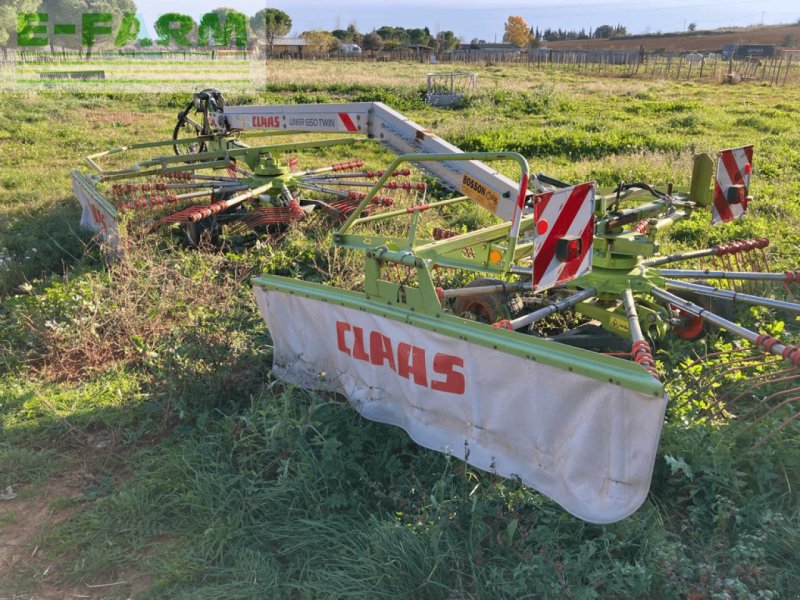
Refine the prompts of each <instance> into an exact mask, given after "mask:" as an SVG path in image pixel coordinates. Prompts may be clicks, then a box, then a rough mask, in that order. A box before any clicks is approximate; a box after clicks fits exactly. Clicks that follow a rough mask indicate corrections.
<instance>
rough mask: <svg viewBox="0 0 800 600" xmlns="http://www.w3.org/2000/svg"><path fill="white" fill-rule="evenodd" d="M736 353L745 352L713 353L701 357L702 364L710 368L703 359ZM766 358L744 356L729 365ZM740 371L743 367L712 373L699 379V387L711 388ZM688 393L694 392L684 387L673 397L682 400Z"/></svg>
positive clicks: (727, 351)
mask: <svg viewBox="0 0 800 600" xmlns="http://www.w3.org/2000/svg"><path fill="white" fill-rule="evenodd" d="M744 351H745V352H746V351H747V350H744ZM734 352H736V353H739V352H743V350H742V349H737V350H726V351H722V352H713V353H710V354H707V355H704V356H703V357H701V360H700V364H702V365H704V366H705V367H708V365H706V363H705V362H704V361H703V359H708V358H715V357H721V356H724V355H726V354H732V353H734ZM766 356H767V355H766V354H759V355H751V356H744V357H742V358H739V359H737V360H735V361H731V362H729V363H728V364H738V363H740V362H742V361H748V360H759V359H763V358H766ZM770 362H773V361H770ZM774 362H780V359H777V360H776V361H774ZM695 364H697V361H695V362H694V363H692V364H691V365H688V367H687V369H688V368H690V367H692V366H694V365H695ZM740 369H741V367H735V368H733V369H729V370H727V371H722V372H719V371H711V372H710V373H709V374H708V375H707V376H705V377H701V378H699V379H698V380H697V383H698V385H702V386H703V387H710V386H712V385H713V384H714V383H716V382H717V380H718V379H720V378H722V377H724V376H725V375H728V374H730V373H731V372H734V371H737V370H740ZM688 391H693V390H690V388H689V387H688V386H687V387H684V388H683V389H681V390H680V391H679V392H677V393H674V394H673V397H674V398H680V397H682V396H683V395H684V394H685V393H686V392H688ZM683 404H685V402H683V403H680V404H678V407H680V406H683Z"/></svg>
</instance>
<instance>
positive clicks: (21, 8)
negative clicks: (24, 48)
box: [0, 0, 41, 55]
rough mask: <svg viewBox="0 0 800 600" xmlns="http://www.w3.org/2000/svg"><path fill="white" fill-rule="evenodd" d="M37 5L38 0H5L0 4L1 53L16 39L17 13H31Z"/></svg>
mask: <svg viewBox="0 0 800 600" xmlns="http://www.w3.org/2000/svg"><path fill="white" fill-rule="evenodd" d="M38 6H39V0H5V1H4V2H3V3H2V4H0V48H2V49H3V55H5V53H6V48H8V47H9V46H10V44H11V42H12V40H15V39H16V32H17V15H19V14H21V13H32V12H34V11H36V8H37V7H38ZM39 12H41V11H39Z"/></svg>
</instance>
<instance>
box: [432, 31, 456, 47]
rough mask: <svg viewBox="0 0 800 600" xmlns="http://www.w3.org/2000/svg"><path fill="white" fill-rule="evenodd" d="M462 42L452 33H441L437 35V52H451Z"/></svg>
mask: <svg viewBox="0 0 800 600" xmlns="http://www.w3.org/2000/svg"><path fill="white" fill-rule="evenodd" d="M460 42H461V40H459V39H458V37H456V34H455V33H453V32H452V31H440V32H439V33H437V34H436V51H437V52H449V51H450V50H453V49H454V48H456V47H457V46H458V44H459V43H460Z"/></svg>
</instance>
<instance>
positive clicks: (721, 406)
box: [706, 378, 793, 417]
mask: <svg viewBox="0 0 800 600" xmlns="http://www.w3.org/2000/svg"><path fill="white" fill-rule="evenodd" d="M790 379H793V378H781V379H775V380H770V379H762V380H761V381H760V382H759V383H757V384H755V385H752V386H749V387H748V388H747V390H746V391H745V392H743V393H741V394H739V395H738V396H737V397H736V398H735V399H734V400H726V399H725V398H722V397H720V398H718V400H717V401H716V402H715V403H714V404H713V405H712V406H709V407H708V408H707V409H706V412H707V413H710V412H711V410H712V409H713V408H718V410H717V411H715V412H714V414H713V415H711V416H713V417H718V416H720V415H721V414H722V411H724V410H726V409H727V407H728V406H733V405H734V404H735V402H736V401H737V400H740V399H741V398H743V397H744V396H745V395H746V394H749V393H751V392H753V391H754V390H757V389H758V388H761V387H765V386H771V385H774V384H775V383H780V382H781V381H783V380H790ZM784 393H786V392H785V391H779V392H773V393H772V394H770V395H769V396H766V397H764V398H762V399H761V400H759V402H758V404H759V405H760V404H763V403H765V402H769V401H770V400H773V399H775V398H776V397H778V396H780V395H781V394H784Z"/></svg>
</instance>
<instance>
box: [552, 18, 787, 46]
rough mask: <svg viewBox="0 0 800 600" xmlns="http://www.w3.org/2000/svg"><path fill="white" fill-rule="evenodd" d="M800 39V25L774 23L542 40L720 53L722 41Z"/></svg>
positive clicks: (767, 41) (769, 42)
mask: <svg viewBox="0 0 800 600" xmlns="http://www.w3.org/2000/svg"><path fill="white" fill-rule="evenodd" d="M792 35H793V36H795V38H796V39H797V40H798V41H800V25H776V26H771V27H756V28H752V29H740V30H736V31H724V32H723V31H720V32H709V33H699V34H697V35H675V36H653V37H635V36H634V37H627V38H620V39H615V40H574V41H563V42H544V43H543V44H542V45H543V46H547V47H548V48H554V49H556V48H557V49H560V50H566V49H570V50H606V49H609V50H610V49H615V50H638V49H639V47H640V46H644V49H645V51H646V52H652V51H654V50H656V49H658V48H664V49H665V50H667V51H668V52H688V51H693V52H719V51H720V50H721V49H722V47H723V46H724V45H725V44H775V45H776V46H780V45H781V44H782V43H783V40H784V38H785V37H786V36H792Z"/></svg>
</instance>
